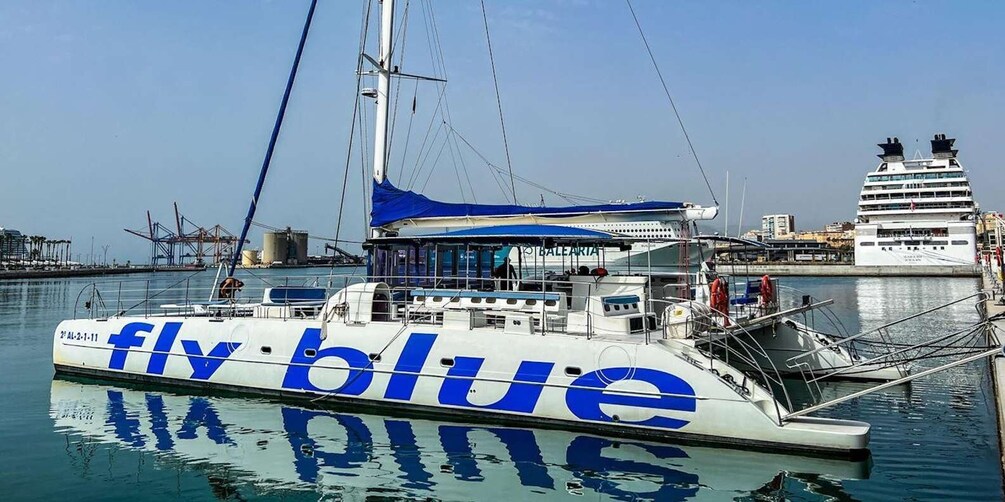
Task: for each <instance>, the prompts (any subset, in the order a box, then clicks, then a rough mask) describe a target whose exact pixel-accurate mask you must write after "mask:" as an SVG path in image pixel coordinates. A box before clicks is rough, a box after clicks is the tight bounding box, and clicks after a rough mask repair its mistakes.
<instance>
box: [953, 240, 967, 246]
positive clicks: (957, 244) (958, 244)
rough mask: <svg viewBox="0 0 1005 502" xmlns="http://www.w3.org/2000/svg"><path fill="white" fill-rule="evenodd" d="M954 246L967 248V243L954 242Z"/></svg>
mask: <svg viewBox="0 0 1005 502" xmlns="http://www.w3.org/2000/svg"><path fill="white" fill-rule="evenodd" d="M953 245H954V246H966V245H967V241H953Z"/></svg>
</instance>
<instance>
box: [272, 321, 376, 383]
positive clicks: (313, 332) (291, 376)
mask: <svg viewBox="0 0 1005 502" xmlns="http://www.w3.org/2000/svg"><path fill="white" fill-rule="evenodd" d="M319 347H321V329H319V328H307V329H305V330H304V334H303V336H301V337H300V343H299V344H297V350H296V351H295V352H294V353H293V358H292V359H291V360H290V365H289V367H288V368H287V369H286V376H285V377H283V388H284V389H298V390H309V391H313V392H331V393H337V394H342V395H347V396H358V395H360V394H362V393H363V392H365V391H366V389H367V388H368V387H370V382H371V381H373V373H372V372H370V371H366V370H367V368H368V367H369V366H370V358H369V357H368V356H367V355H366V354H364V353H363V352H360V351H359V350H356V349H353V348H350V347H328V348H326V349H320V350H319ZM308 349H313V350H314V351H315V355H314V356H313V357H308V356H307V354H306V351H307V350H308ZM326 357H337V358H339V359H341V360H343V361H345V362H346V364H348V365H349V368H350V369H349V374H348V376H346V380H345V383H343V384H342V386H340V387H339V388H337V389H321V388H319V387H317V386H315V385H314V384H312V383H311V381H310V378H308V375H309V374H310V371H311V368H312V367H314V363H316V362H318V361H319V360H321V359H324V358H326ZM340 371H341V370H340Z"/></svg>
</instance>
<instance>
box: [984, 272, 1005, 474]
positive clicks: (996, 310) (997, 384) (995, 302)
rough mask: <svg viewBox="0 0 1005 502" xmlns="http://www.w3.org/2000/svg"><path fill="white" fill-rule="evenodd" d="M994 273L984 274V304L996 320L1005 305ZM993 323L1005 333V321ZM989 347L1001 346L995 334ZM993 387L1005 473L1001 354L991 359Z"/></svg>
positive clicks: (1003, 362) (1004, 374) (1004, 390)
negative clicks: (985, 298) (1002, 302)
mask: <svg viewBox="0 0 1005 502" xmlns="http://www.w3.org/2000/svg"><path fill="white" fill-rule="evenodd" d="M994 274H995V272H994V271H989V270H985V271H984V273H983V274H982V282H983V288H982V289H983V290H984V291H986V292H988V293H989V294H990V295H991V296H990V297H989V298H988V299H987V300H986V301H985V302H984V306H985V316H986V318H988V319H994V318H995V317H996V316H1001V317H1005V315H1003V314H1005V305H1000V304H999V302H1000V301H1001V300H1002V286H1001V283H1000V282H999V281H998V279H997V278H996V277H995V275H994ZM992 323H993V324H994V325H995V327H996V328H998V329H999V330H1000V331H999V332H1000V333H1005V319H1000V320H993V321H992ZM988 337H989V338H988V340H987V342H988V345H1001V344H1002V340H1000V339H999V338H998V337H997V336H995V334H994V333H992V332H990V331H989V332H988ZM989 367H990V371H991V385H992V388H993V390H994V404H995V410H996V414H997V416H998V449H999V452H1000V453H1002V458H1001V463H1002V470H1003V472H1005V354H999V355H997V356H995V357H994V358H992V359H991V361H990V364H989Z"/></svg>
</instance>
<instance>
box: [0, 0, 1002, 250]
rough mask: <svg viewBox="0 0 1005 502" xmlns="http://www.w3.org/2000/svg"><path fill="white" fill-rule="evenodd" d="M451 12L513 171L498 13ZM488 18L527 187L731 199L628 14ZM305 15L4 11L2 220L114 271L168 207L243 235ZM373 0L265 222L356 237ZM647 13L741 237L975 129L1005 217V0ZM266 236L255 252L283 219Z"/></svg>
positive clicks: (86, 4)
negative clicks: (492, 62)
mask: <svg viewBox="0 0 1005 502" xmlns="http://www.w3.org/2000/svg"><path fill="white" fill-rule="evenodd" d="M404 3H405V2H404V1H402V2H400V6H399V14H401V13H403V10H404ZM430 3H431V4H432V7H433V11H434V12H433V13H434V14H435V20H436V23H437V27H438V31H439V35H440V37H439V38H440V42H441V44H442V52H443V57H444V61H445V64H446V71H447V77H448V80H449V83H448V84H447V94H446V96H447V103H448V104H449V107H450V108H449V110H450V112H451V114H452V115H451V122H452V125H453V127H454V128H455V129H456V130H457V131H458V132H459V133H460V134H462V135H463V136H464V137H465V138H467V139H468V140H469V141H470V142H471V143H472V144H473V145H475V147H477V148H478V149H479V150H480V151H481V152H482V153H483V154H484V155H485V156H486V157H487V158H488V159H489V160H490V161H491V162H493V163H494V164H496V165H499V166H505V162H506V161H505V154H504V151H503V146H502V139H501V134H500V131H499V118H498V113H497V110H496V102H495V93H494V90H493V87H492V78H491V70H490V66H489V59H488V53H487V48H486V43H485V34H484V27H483V24H482V17H481V11H480V8H479V4H478V2H475V1H437V0H432V1H431V2H430ZM486 4H487V8H488V19H489V27H490V29H491V33H492V44H493V50H494V52H495V59H496V67H497V70H498V74H499V86H500V89H501V93H502V101H503V107H504V112H505V117H506V125H507V132H508V134H509V145H510V152H511V155H512V161H513V169H514V171H515V172H516V174H518V175H520V176H523V177H526V178H530V179H532V180H534V181H536V182H539V183H541V184H543V185H545V186H548V187H549V188H552V189H555V190H559V191H562V192H568V193H576V194H582V195H587V196H591V197H596V198H600V199H634V198H635V197H636V196H639V195H642V196H645V197H646V198H648V199H665V200H687V201H694V202H700V203H705V204H708V203H711V199H710V196H709V194H708V191H707V189H706V188H705V186H704V183H703V182H702V181H701V178H700V175H699V174H698V171H697V169H696V168H695V164H694V161H693V159H691V157H690V154H689V152H688V150H687V145H686V143H685V142H684V138H683V135H682V134H681V132H680V129H679V127H678V126H677V124H676V121H675V119H674V117H673V115H672V113H671V111H670V107H669V105H668V103H667V101H666V99H665V97H664V96H663V93H662V89H661V87H660V85H659V81H658V80H657V78H656V75H655V73H654V71H653V68H652V66H651V64H650V62H649V60H648V56H647V55H646V53H645V49H644V47H643V45H642V42H641V40H640V38H639V35H638V33H637V31H636V29H635V26H634V24H633V22H632V19H631V16H630V14H629V11H628V9H627V7H626V5H625V3H624V2H621V1H586V0H583V1H573V0H564V1H555V2H548V1H531V0H526V1H524V0H520V1H516V0H513V1H510V0H507V1H502V0H488V1H487V2H486ZM307 5H308V2H307V1H306V0H303V1H299V0H296V1H295V0H281V1H280V0H274V1H263V0H248V1H242V2H237V1H227V2H222V1H221V2H216V1H205V0H198V1H196V0H192V1H172V2H148V1H130V2H123V1H112V0H102V1H94V0H89V1H55V2H53V1H42V0H24V1H19V0H6V1H4V2H0V67H2V68H3V71H2V77H0V174H2V176H0V187H2V190H0V194H2V195H0V226H6V227H13V228H17V229H20V230H22V231H23V232H25V233H30V234H43V235H47V236H49V237H52V238H72V239H73V240H74V242H75V244H74V246H75V252H83V253H87V251H88V248H89V245H90V239H91V236H94V238H95V242H96V245H97V246H100V245H101V244H105V243H107V244H109V245H110V250H109V256H110V258H111V257H117V258H119V259H121V260H124V259H132V260H134V261H145V259H146V256H147V255H148V252H149V245H148V244H147V243H146V242H144V241H142V240H141V239H139V238H136V237H132V236H129V235H128V234H126V233H125V232H123V231H122V229H123V228H125V227H129V228H142V227H144V226H145V225H146V216H145V211H146V210H147V209H149V210H151V211H152V212H153V215H154V218H155V220H160V221H162V222H164V223H169V222H171V221H172V218H173V213H172V208H171V204H172V202H174V201H177V202H178V203H179V205H180V207H181V209H182V212H183V213H184V214H185V215H186V216H187V217H188V218H190V219H191V220H193V221H195V222H198V223H199V224H202V225H206V226H210V225H213V224H216V223H220V224H223V225H224V226H225V227H227V228H229V229H230V230H231V231H233V232H235V233H236V232H238V231H239V230H240V226H241V223H242V220H243V216H244V213H245V211H246V210H247V203H248V199H249V198H250V196H251V193H252V190H253V188H254V183H255V179H256V177H257V173H258V169H259V167H260V165H261V161H262V157H263V155H264V152H265V149H266V146H267V142H268V137H269V134H270V132H271V129H272V125H273V120H274V118H275V113H276V111H277V109H278V105H279V101H280V98H281V96H282V91H283V87H284V85H285V83H286V79H287V74H288V71H289V66H290V64H291V61H292V58H293V53H294V51H295V49H296V42H297V38H298V37H299V33H300V29H301V25H302V23H303V19H304V16H305V15H306V10H307ZM362 5H363V3H362V2H361V1H356V0H346V1H332V0H329V1H322V2H321V5H320V6H319V7H318V11H317V14H316V17H315V24H314V29H313V31H312V33H311V37H310V39H309V40H308V45H307V49H306V51H305V54H304V59H303V63H302V66H301V72H300V75H299V77H298V80H297V85H296V87H295V89H294V93H293V98H292V100H291V102H290V108H289V111H288V114H287V122H286V125H285V127H284V130H283V134H282V136H281V138H280V141H279V144H278V147H277V150H276V155H275V158H274V161H273V166H272V171H271V172H270V175H269V178H268V181H267V182H266V187H265V192H264V195H263V197H262V200H261V203H260V206H259V208H260V209H259V214H258V217H257V218H256V219H257V220H258V221H261V222H263V223H266V224H270V225H274V226H286V225H291V226H293V227H296V228H305V229H308V230H309V231H311V232H312V233H314V234H319V235H332V234H333V233H334V227H335V219H336V216H337V213H338V207H339V205H338V197H339V192H340V188H341V180H342V173H343V170H344V163H345V157H346V145H347V142H348V130H349V125H350V114H351V112H352V107H353V103H354V97H353V94H354V91H355V77H354V74H353V70H354V69H355V62H356V55H355V54H356V51H357V45H358V37H359V28H360V24H361V23H360V20H361V12H362ZM426 5H427V3H426V1H425V0H423V1H421V2H420V1H419V0H412V3H411V5H410V7H409V8H410V15H409V17H410V19H409V23H408V25H407V30H406V32H405V33H406V35H405V36H406V41H407V42H408V43H407V45H406V50H407V52H406V53H405V57H404V62H403V67H402V71H406V72H410V73H420V74H431V73H433V72H434V71H433V68H432V63H431V61H430V56H429V54H430V50H429V47H430V45H429V44H428V41H427V37H426V28H425V24H424V23H425V22H428V21H427V20H428V19H429V18H428V14H426V15H423V7H425V6H426ZM634 6H635V9H636V12H637V13H638V14H639V17H640V19H641V21H642V23H643V27H644V28H645V29H646V31H647V35H648V36H649V40H650V43H651V45H652V47H653V50H654V51H655V54H656V58H657V60H658V62H659V63H660V65H661V68H662V70H663V73H664V75H665V76H666V77H667V80H668V84H669V85H670V87H671V90H672V92H673V95H674V98H675V99H676V102H677V105H678V107H679V109H680V111H681V114H682V116H683V119H684V123H685V125H686V126H687V128H688V132H689V133H690V135H691V139H692V140H693V142H694V145H695V148H696V150H697V152H698V155H699V157H700V158H701V159H702V162H703V164H704V166H705V168H706V171H707V173H708V175H709V177H710V179H711V182H712V184H713V186H714V188H715V190H716V192H717V195H718V198H719V201H720V203H724V202H725V200H726V194H725V189H724V185H725V174H726V171H729V173H730V185H731V196H730V204H731V208H730V220H731V222H732V224H731V232H733V231H735V224H736V221H737V217H738V213H739V205H740V204H739V202H740V187H741V186H742V183H743V179H744V178H746V179H747V196H746V204H745V209H744V220H745V225H744V227H745V228H749V227H754V226H757V225H759V216H760V215H761V214H764V213H793V214H795V215H796V226H797V228H801V229H804V228H811V227H818V226H821V225H823V224H825V223H828V222H831V221H835V220H851V219H853V218H854V212H855V204H856V199H857V196H858V191H859V190H860V188H861V183H862V181H863V177H864V175H865V173H866V172H867V171H868V170H871V169H872V168H874V167H875V165H876V164H877V162H878V159H877V158H876V157H875V155H876V154H877V153H878V148H877V147H876V146H875V144H876V143H877V142H880V141H881V140H882V139H884V138H886V137H887V136H894V135H896V136H899V137H900V138H901V141H902V142H904V143H905V144H906V147H907V148H906V150H907V153H908V156H912V155H913V153H914V151H915V150H921V152H922V153H925V154H927V153H928V151H929V144H928V139H929V138H930V137H931V135H932V134H934V133H936V132H945V133H947V134H949V135H950V136H954V137H956V138H958V141H957V143H956V145H957V147H958V148H959V149H960V151H961V153H960V159H961V162H962V163H963V164H964V166H965V167H966V168H968V169H969V171H970V176H971V180H972V182H973V183H974V193H975V196H976V198H977V199H978V202H979V203H980V204H981V206H982V208H984V209H999V210H1000V209H1003V206H1005V200H1003V198H1005V195H1003V193H1002V190H1001V189H1000V188H997V187H1001V186H1005V170H1003V169H1002V168H1001V166H1000V165H999V162H998V161H997V160H996V158H997V156H1000V155H1001V153H1002V152H1001V151H1000V150H1001V146H1000V144H1001V137H1002V131H1003V130H1005V127H1003V126H1005V113H1003V112H1005V34H1003V32H1005V30H1003V29H1002V27H1003V26H1005V3H1001V2H948V1H947V2H929V1H921V0H919V1H910V2H909V1H883V2H874V1H862V2H856V1H843V2H826V3H825V2H798V1H791V2H747V1H735V2H694V1H687V2H671V1H654V0H634ZM399 25H400V23H399ZM370 52H371V53H372V54H374V55H376V50H375V49H370ZM401 88H402V95H403V97H402V104H401V105H400V106H401V108H400V110H399V117H398V122H397V127H396V128H395V134H396V138H395V145H394V154H395V155H396V157H394V158H393V160H392V165H391V166H390V168H389V169H390V176H391V179H392V180H393V181H394V182H395V183H396V184H399V185H404V184H406V182H407V180H406V179H402V178H403V177H407V176H409V173H411V171H412V168H413V167H414V165H415V164H416V158H415V156H416V155H417V154H418V152H419V149H420V145H422V138H423V135H424V134H425V131H426V129H427V125H428V124H429V121H430V116H431V112H432V111H433V109H434V107H435V105H436V98H437V93H436V88H435V86H434V85H432V84H426V83H424V84H420V85H419V87H418V88H417V89H416V87H415V83H414V82H412V81H404V82H403V83H402V87H401ZM413 94H414V95H415V97H416V101H417V113H416V116H415V118H414V119H413V122H414V123H413V126H412V130H411V133H408V132H407V123H408V115H409V108H410V101H411V99H412V96H413ZM368 107H372V104H371V105H368ZM371 114H372V110H371ZM371 123H372V122H371ZM436 123H438V121H436ZM371 127H372V126H371ZM436 129H437V126H436V125H435V124H434V127H433V130H434V131H435V130H436ZM432 136H433V132H430V137H432ZM442 137H443V136H441V137H440V138H439V139H437V140H427V143H428V145H427V148H429V149H431V151H432V153H431V154H430V156H429V158H427V160H426V163H427V164H426V168H425V169H426V171H425V172H429V169H430V167H431V166H432V165H433V159H434V158H437V155H439V157H438V158H439V161H438V162H436V163H435V164H436V165H435V171H432V176H431V177H430V181H429V182H428V184H427V185H426V188H425V190H424V191H425V193H427V194H428V195H430V196H433V197H437V198H441V199H444V200H460V199H461V198H462V195H461V193H462V192H460V191H459V189H458V182H457V179H458V177H461V176H463V174H462V169H459V170H458V171H456V172H455V170H454V162H456V157H455V161H451V160H450V152H451V150H450V149H444V150H443V153H441V154H438V152H439V151H440V150H438V149H440V147H441V146H442V145H443V141H442ZM403 138H404V139H403ZM405 139H407V144H408V149H409V151H408V153H407V155H405V156H404V158H405V160H404V161H402V160H401V156H402V154H403V153H404V152H403V148H402V144H403V143H404V142H406V141H405ZM436 141H439V143H437V142H436ZM367 148H368V150H369V148H370V147H369V145H368V146H367ZM465 148H466V147H462V150H463V151H462V152H461V153H460V154H455V155H461V156H462V157H463V166H465V167H466V169H467V172H468V177H470V179H471V181H472V185H473V186H474V190H475V194H476V195H477V196H478V200H479V201H480V202H502V201H503V196H502V195H501V194H500V189H499V188H498V186H497V185H496V183H495V182H494V181H493V179H492V176H491V175H490V174H489V170H488V168H487V167H485V165H484V163H483V162H482V161H481V160H479V159H478V157H477V156H476V155H474V154H473V153H472V152H471V151H470V150H467V149H465ZM351 172H352V173H353V176H352V177H351V178H350V183H349V185H350V189H351V191H350V193H349V196H348V197H347V207H346V216H345V218H346V222H347V225H348V226H347V230H345V232H344V236H346V237H349V238H355V239H358V238H359V237H360V236H361V235H362V234H363V229H362V226H363V225H362V221H363V217H362V213H361V206H362V198H361V183H360V175H359V173H360V166H359V161H358V160H356V161H354V163H353V169H352V171H351ZM403 173H404V175H403ZM424 176H425V175H423V176H422V178H424ZM418 186H421V183H417V184H416V187H418ZM464 186H465V187H466V186H467V184H466V182H465V185H464ZM517 191H518V195H519V196H520V199H521V201H522V202H527V203H537V202H538V200H539V198H540V196H541V195H540V194H541V191H540V190H537V189H534V188H532V187H529V186H527V185H521V184H518V185H517ZM463 193H464V194H465V195H464V197H469V196H468V195H466V194H467V189H466V188H465V191H464V192H463ZM545 195H546V197H545V198H546V200H547V201H548V203H549V204H557V203H560V202H561V201H560V200H557V199H555V198H554V197H551V196H548V195H547V194H545ZM716 225H718V226H719V227H721V225H722V220H721V219H719V220H718V223H716ZM252 235H253V244H252V246H253V247H259V246H260V235H261V230H260V229H255V231H253V233H252ZM319 245H320V243H319V242H315V243H314V244H313V245H312V247H317V246H319ZM312 251H313V249H312Z"/></svg>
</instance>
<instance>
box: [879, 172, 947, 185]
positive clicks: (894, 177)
mask: <svg viewBox="0 0 1005 502" xmlns="http://www.w3.org/2000/svg"><path fill="white" fill-rule="evenodd" d="M963 177H965V176H964V174H963V171H952V172H940V173H911V174H880V175H873V176H869V177H867V178H866V180H865V181H866V183H871V182H876V181H907V180H940V179H945V178H963Z"/></svg>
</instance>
